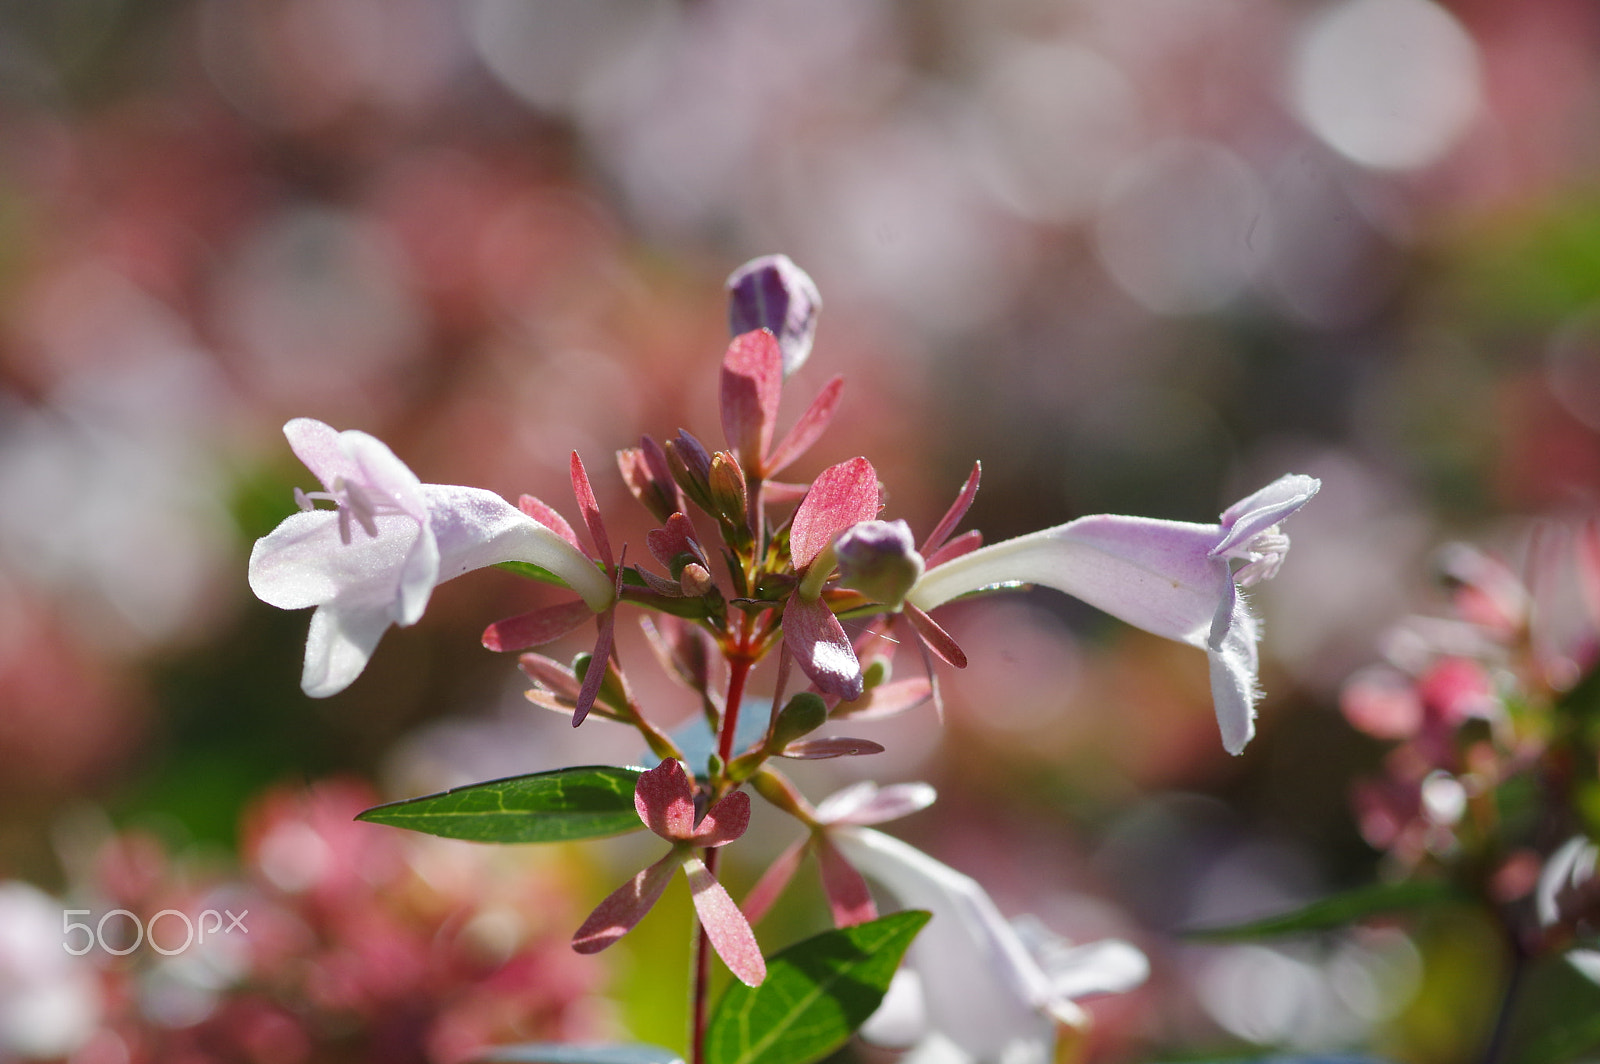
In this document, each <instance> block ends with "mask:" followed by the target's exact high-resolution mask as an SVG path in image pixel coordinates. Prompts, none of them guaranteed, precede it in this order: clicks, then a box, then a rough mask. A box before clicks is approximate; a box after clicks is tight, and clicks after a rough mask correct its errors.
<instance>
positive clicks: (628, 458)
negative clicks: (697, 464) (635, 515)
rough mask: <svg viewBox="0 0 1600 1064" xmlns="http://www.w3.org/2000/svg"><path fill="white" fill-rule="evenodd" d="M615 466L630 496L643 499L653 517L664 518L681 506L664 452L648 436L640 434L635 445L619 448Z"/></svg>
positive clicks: (663, 519)
mask: <svg viewBox="0 0 1600 1064" xmlns="http://www.w3.org/2000/svg"><path fill="white" fill-rule="evenodd" d="M617 468H619V469H620V470H621V471H622V479H623V481H624V482H625V483H626V484H627V485H628V490H629V491H631V492H632V493H633V497H634V498H635V499H638V500H639V501H640V502H641V503H643V504H644V506H645V509H647V510H649V511H650V512H651V513H652V514H653V515H655V518H656V520H658V521H665V520H666V519H667V518H669V517H671V516H672V515H673V514H674V513H676V512H677V511H679V510H681V509H682V508H683V506H682V503H681V502H680V496H679V494H678V486H677V485H676V484H674V483H673V478H672V467H671V465H669V464H668V462H667V455H666V452H665V451H663V450H662V449H661V445H660V444H659V443H657V442H656V441H655V440H653V439H651V438H650V437H649V436H644V437H641V438H640V440H639V446H637V447H628V448H624V449H623V450H620V451H618V452H617Z"/></svg>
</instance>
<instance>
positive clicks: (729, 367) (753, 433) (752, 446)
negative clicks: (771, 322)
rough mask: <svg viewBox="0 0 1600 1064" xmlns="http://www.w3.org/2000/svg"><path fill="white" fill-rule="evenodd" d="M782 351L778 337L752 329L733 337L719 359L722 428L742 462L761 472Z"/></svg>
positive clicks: (773, 420)
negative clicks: (720, 368) (720, 365)
mask: <svg viewBox="0 0 1600 1064" xmlns="http://www.w3.org/2000/svg"><path fill="white" fill-rule="evenodd" d="M782 393H783V352H782V351H781V350H780V349H779V347H778V340H777V337H775V336H773V335H772V333H770V332H768V331H767V330H766V329H754V330H752V331H750V332H747V333H742V334H740V335H739V336H736V337H734V338H733V342H732V343H731V344H729V345H728V353H727V354H726V355H724V356H723V359H722V432H723V435H724V436H726V437H727V440H728V446H730V447H733V448H735V449H737V450H738V452H739V459H740V462H741V464H742V465H743V466H745V467H746V468H747V469H749V470H750V471H751V472H752V473H755V474H757V475H760V474H761V473H762V471H763V465H762V463H763V462H764V461H765V460H766V456H767V452H768V451H769V450H771V449H772V434H773V430H774V429H775V428H776V426H777V421H778V400H779V398H780V397H781V395H782Z"/></svg>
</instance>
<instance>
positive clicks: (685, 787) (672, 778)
mask: <svg viewBox="0 0 1600 1064" xmlns="http://www.w3.org/2000/svg"><path fill="white" fill-rule="evenodd" d="M746 801H748V799H746ZM633 807H634V809H636V810H637V811H638V813H639V819H640V820H642V821H644V824H645V827H647V828H649V829H650V830H651V831H653V832H655V833H656V834H657V835H660V836H661V837H662V838H664V839H667V840H669V841H672V842H679V841H682V840H684V839H687V838H689V837H690V836H692V835H693V834H694V786H693V785H692V784H691V783H690V782H689V774H688V772H686V771H685V770H684V767H683V762H681V761H678V760H676V759H672V758H669V759H667V760H666V761H663V762H661V764H659V765H657V766H656V767H655V768H653V769H650V770H649V771H648V772H645V773H643V774H641V775H640V776H639V782H638V783H636V784H634V788H633Z"/></svg>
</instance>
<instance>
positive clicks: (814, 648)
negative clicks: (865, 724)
mask: <svg viewBox="0 0 1600 1064" xmlns="http://www.w3.org/2000/svg"><path fill="white" fill-rule="evenodd" d="M783 641H784V643H785V644H786V645H787V646H788V647H789V652H790V653H791V654H793V655H794V660H795V663H796V664H798V665H799V666H800V668H801V670H802V671H803V672H804V673H805V674H806V675H807V676H809V677H810V678H811V682H812V683H814V684H816V685H817V690H819V691H821V692H822V693H823V694H826V695H832V696H834V697H836V698H840V699H843V700H844V701H846V702H851V701H854V700H855V699H857V698H860V697H861V693H862V691H863V690H864V689H865V685H864V682H863V680H862V677H861V663H860V662H859V661H857V660H856V652H855V648H854V647H852V646H851V645H850V637H849V636H847V635H845V633H844V627H843V626H842V625H841V624H840V623H839V618H837V617H835V616H834V615H833V611H832V610H830V609H828V604H827V603H826V602H824V601H822V600H821V599H814V600H811V601H807V600H806V599H803V598H801V597H800V596H799V595H797V594H796V595H791V596H790V597H789V601H788V603H787V604H785V606H784V609H783Z"/></svg>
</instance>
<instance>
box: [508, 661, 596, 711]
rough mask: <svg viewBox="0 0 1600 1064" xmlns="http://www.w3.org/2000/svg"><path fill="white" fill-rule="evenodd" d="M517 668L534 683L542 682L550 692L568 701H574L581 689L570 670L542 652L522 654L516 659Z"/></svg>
mask: <svg viewBox="0 0 1600 1064" xmlns="http://www.w3.org/2000/svg"><path fill="white" fill-rule="evenodd" d="M517 668H519V669H521V670H522V671H523V672H524V673H525V674H526V675H527V677H528V679H530V680H532V681H533V682H535V683H542V684H544V685H545V686H546V687H548V688H549V689H550V691H551V693H553V694H555V695H558V696H560V697H562V698H565V699H568V700H569V701H575V700H576V699H577V697H578V691H579V690H580V689H581V687H580V685H579V683H578V678H577V677H576V676H574V675H573V673H572V670H571V669H569V668H567V667H566V666H565V665H563V664H561V663H560V662H559V661H556V660H554V659H552V658H547V657H545V656H544V655H543V654H523V655H522V656H521V657H519V658H518V659H517Z"/></svg>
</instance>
